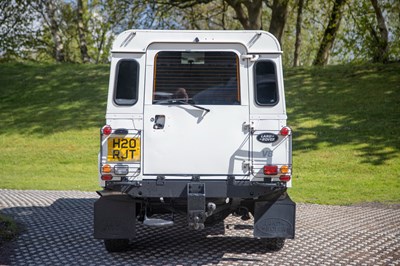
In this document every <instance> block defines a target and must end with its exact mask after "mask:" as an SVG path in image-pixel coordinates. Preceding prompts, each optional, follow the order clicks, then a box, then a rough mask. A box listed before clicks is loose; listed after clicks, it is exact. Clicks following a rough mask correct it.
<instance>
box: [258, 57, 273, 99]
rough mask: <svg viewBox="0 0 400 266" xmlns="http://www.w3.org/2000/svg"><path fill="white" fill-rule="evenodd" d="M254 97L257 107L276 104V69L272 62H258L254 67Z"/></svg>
mask: <svg viewBox="0 0 400 266" xmlns="http://www.w3.org/2000/svg"><path fill="white" fill-rule="evenodd" d="M255 97H256V102H257V104H258V105H275V104H276V103H277V102H278V86H277V80H276V67H275V63H273V62H272V61H259V62H257V63H256V65H255Z"/></svg>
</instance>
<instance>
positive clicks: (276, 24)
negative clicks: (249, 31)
mask: <svg viewBox="0 0 400 266" xmlns="http://www.w3.org/2000/svg"><path fill="white" fill-rule="evenodd" d="M266 2H268V1H266ZM267 6H268V5H267ZM269 7H271V9H272V15H271V22H270V24H269V30H268V31H269V32H270V33H272V34H273V35H274V36H275V37H276V39H277V40H278V41H279V43H280V44H282V36H283V29H284V28H285V24H286V20H287V17H288V12H289V10H288V7H289V0H274V1H273V4H272V6H269Z"/></svg>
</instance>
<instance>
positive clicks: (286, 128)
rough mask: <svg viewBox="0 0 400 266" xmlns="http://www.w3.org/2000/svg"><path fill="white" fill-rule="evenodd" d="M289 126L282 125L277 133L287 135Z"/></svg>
mask: <svg viewBox="0 0 400 266" xmlns="http://www.w3.org/2000/svg"><path fill="white" fill-rule="evenodd" d="M290 131H291V130H290V128H289V127H283V128H282V129H281V131H279V134H280V135H282V136H287V135H290Z"/></svg>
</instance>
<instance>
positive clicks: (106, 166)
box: [102, 164, 111, 173]
mask: <svg viewBox="0 0 400 266" xmlns="http://www.w3.org/2000/svg"><path fill="white" fill-rule="evenodd" d="M102 170H103V173H111V166H110V165H109V164H105V165H103V168H102Z"/></svg>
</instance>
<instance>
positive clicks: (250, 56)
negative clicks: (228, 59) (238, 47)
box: [240, 54, 260, 62]
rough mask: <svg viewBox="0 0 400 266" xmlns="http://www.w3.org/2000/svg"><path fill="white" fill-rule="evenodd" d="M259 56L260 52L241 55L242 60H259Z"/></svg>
mask: <svg viewBox="0 0 400 266" xmlns="http://www.w3.org/2000/svg"><path fill="white" fill-rule="evenodd" d="M259 57H260V56H259V55H258V54H242V55H241V56H240V58H241V59H242V60H250V61H251V62H254V61H257V60H258V58H259Z"/></svg>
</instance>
